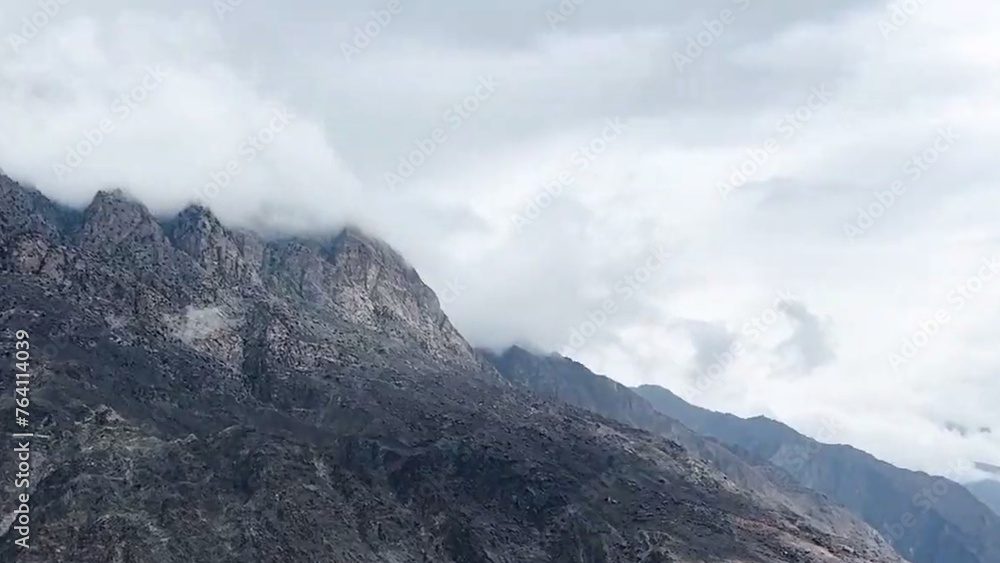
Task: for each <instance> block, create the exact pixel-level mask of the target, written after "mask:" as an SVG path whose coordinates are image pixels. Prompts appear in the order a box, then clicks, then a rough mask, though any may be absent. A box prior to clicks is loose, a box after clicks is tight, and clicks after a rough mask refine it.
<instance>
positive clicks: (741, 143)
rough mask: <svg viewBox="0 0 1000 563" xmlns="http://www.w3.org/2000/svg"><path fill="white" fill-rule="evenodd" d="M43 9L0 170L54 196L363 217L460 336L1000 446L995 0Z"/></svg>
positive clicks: (321, 218) (903, 461)
mask: <svg viewBox="0 0 1000 563" xmlns="http://www.w3.org/2000/svg"><path fill="white" fill-rule="evenodd" d="M49 1H50V2H51V5H50V6H49V11H50V12H51V14H52V15H51V16H50V15H47V14H44V11H43V10H44V7H43V6H44V5H45V4H46V2H45V1H42V2H37V1H36V0H0V33H2V37H3V41H2V44H0V167H3V169H4V170H6V171H7V172H8V173H9V174H11V175H12V176H14V177H15V178H17V179H19V180H23V181H26V182H28V183H32V184H35V185H37V186H38V187H39V188H40V189H41V190H42V191H43V192H45V193H46V194H48V195H50V196H52V197H55V198H57V199H59V200H60V201H63V202H65V203H69V204H72V205H79V206H82V205H85V204H86V203H87V202H88V201H89V199H90V198H91V197H92V196H93V194H94V192H95V191H96V190H97V189H100V188H105V187H124V188H126V189H128V190H129V191H131V192H132V193H134V194H136V195H137V196H138V197H140V198H141V199H142V200H143V201H144V202H146V203H147V204H148V205H149V206H150V207H151V208H152V209H153V210H154V211H156V212H157V213H162V214H167V213H171V212H173V211H176V210H178V209H179V208H181V207H182V206H183V205H185V204H186V203H188V202H190V201H192V200H202V201H205V202H207V203H208V204H209V205H210V206H211V207H212V208H213V209H214V210H215V211H216V213H217V214H218V215H220V216H221V217H222V218H223V219H224V220H226V221H228V222H230V223H231V224H243V225H252V226H263V227H280V228H283V229H307V230H308V229H332V228H336V227H337V226H340V225H342V224H344V223H345V222H350V223H355V224H358V225H360V226H361V227H362V228H364V229H367V230H369V231H371V232H372V233H374V234H376V235H378V236H381V237H383V238H385V239H386V240H387V241H388V242H390V243H391V244H393V245H394V246H395V247H397V248H398V249H399V250H400V251H401V252H402V253H403V254H404V255H405V256H406V257H407V258H408V259H409V260H410V261H411V262H412V263H413V264H414V266H416V267H417V269H418V270H419V271H420V273H421V275H422V276H423V277H424V279H425V280H426V281H427V282H428V283H429V284H430V285H431V286H432V287H433V288H434V289H435V290H437V291H438V293H439V295H441V296H442V300H443V301H444V303H443V305H444V307H445V310H446V311H447V312H448V313H449V315H450V316H451V318H452V319H453V321H454V322H455V324H456V325H457V326H458V327H459V329H460V330H461V331H462V332H463V333H464V334H465V335H466V336H467V337H468V338H469V340H470V341H472V342H473V343H474V344H476V345H481V346H492V347H500V346H505V345H509V344H511V343H522V344H526V345H531V346H533V347H535V348H537V349H541V350H551V351H561V352H563V353H565V354H567V355H569V356H572V357H574V358H576V359H578V360H580V361H582V362H584V363H585V364H587V365H588V366H590V367H591V368H592V369H594V370H595V371H598V372H600V373H605V374H607V375H609V376H611V377H614V378H615V379H618V380H619V381H622V382H624V383H626V384H632V385H634V384H640V383H655V384H660V385H664V386H666V387H668V388H671V389H673V390H675V391H677V392H678V393H679V394H681V395H682V396H684V397H685V398H688V399H690V400H692V401H694V402H695V403H697V404H700V405H703V406H707V407H711V408H715V409H719V410H726V411H730V412H735V413H737V414H740V415H745V416H751V415H757V414H765V415H768V416H772V417H775V418H777V419H780V420H782V421H784V422H787V423H789V424H791V425H793V426H794V427H796V428H798V429H800V430H802V431H804V432H806V433H809V434H812V435H814V436H821V437H824V438H826V439H827V440H828V441H838V442H847V443H851V444H853V445H855V446H858V447H860V448H862V449H865V450H868V451H870V452H872V453H874V454H876V455H877V456H879V457H881V458H884V459H886V460H888V461H890V462H893V463H896V464H899V465H902V466H906V467H910V468H916V469H923V470H928V471H932V472H936V473H946V474H949V476H953V477H958V478H965V477H971V476H972V474H970V473H967V472H964V471H960V472H958V473H955V472H950V470H949V468H950V467H952V466H953V465H954V464H956V463H961V462H968V461H972V460H976V461H983V462H988V463H994V464H1000V410H998V409H997V408H996V404H997V400H998V398H1000V375H998V369H1000V355H998V354H997V353H996V350H997V347H996V342H997V341H998V338H1000V317H998V315H997V313H998V311H1000V307H998V306H1000V275H998V274H997V273H995V272H996V271H1000V263H992V262H991V260H992V259H993V257H994V256H996V257H997V258H1000V244H998V242H1000V221H998V211H1000V190H997V185H996V181H997V176H998V172H997V167H996V162H997V153H998V148H1000V145H998V143H997V141H998V138H1000V95H998V94H1000V83H998V80H1000V72H998V70H1000V39H998V38H997V35H996V29H997V26H998V25H1000V5H998V4H996V3H995V2H988V1H986V0H978V1H977V0H950V1H949V2H943V1H941V0H925V1H922V2H917V1H915V0H914V1H912V2H910V3H909V4H906V3H903V2H900V3H899V5H898V6H899V9H898V11H897V12H896V13H895V14H894V10H893V8H892V5H890V6H889V7H887V6H886V4H885V3H884V2H881V1H868V0H846V1H845V0H836V1H835V0H824V1H818V0H817V1H811V2H802V1H800V0H770V1H768V0H721V1H707V2H706V1H704V0H683V1H679V2H662V1H659V0H657V1H653V0H639V1H635V2H629V3H622V2H600V1H598V0H585V1H580V0H578V2H579V5H576V4H574V3H573V2H572V1H571V0H565V1H564V2H563V6H562V7H561V8H560V4H559V3H558V2H557V1H551V2H539V1H536V0H505V1H503V2H500V1H496V0H480V1H478V2H476V3H471V4H470V3H469V2H459V1H457V0H445V1H431V0H398V1H397V2H388V1H376V2H371V3H361V2H343V1H333V2H329V1H324V2H320V1H319V0H286V1H284V2H280V3H278V2H264V1H263V0H242V2H241V1H240V0H217V1H216V2H214V3H213V2H212V0H128V1H125V0H121V1H111V0H49ZM63 2H65V5H63ZM390 9H391V10H390ZM373 12H374V14H373ZM393 12H395V13H393ZM22 18H27V21H30V20H34V21H35V23H26V21H25V20H23V19H22ZM380 20H381V23H380ZM366 29H367V31H366ZM359 30H360V31H359ZM699 42H700V44H699ZM123 96H124V97H123ZM456 104H457V106H456ZM102 126H103V128H104V131H101V128H102ZM94 130H96V132H95V131H94ZM251 136H252V137H255V138H256V139H255V140H253V141H247V138H248V137H251ZM421 146H422V147H423V152H424V153H430V154H429V155H424V154H414V155H412V156H411V152H412V151H414V150H421V149H420V147H421ZM70 147H75V149H73V150H71V149H70ZM71 153H74V154H71ZM84 153H85V154H84ZM77 156H79V158H77ZM401 159H409V160H410V163H407V164H406V165H402V164H401ZM411 164H415V165H414V166H412V169H411V168H409V166H410V165H411ZM233 165H235V166H233ZM227 167H228V168H230V170H228V171H227ZM741 169H742V172H740V170H741ZM226 175H229V177H230V179H229V181H228V183H226V182H225V178H224V177H225V176H226ZM213 177H214V178H216V179H217V180H220V181H221V183H222V184H225V185H220V186H217V187H216V186H206V185H207V184H209V183H210V182H212V181H213ZM546 186H548V191H546ZM859 209H867V210H870V211H869V212H868V213H869V214H867V215H865V216H864V217H861V214H860V212H859ZM991 263H992V266H991V265H990V264H991ZM960 287H961V288H962V289H961V290H959V288H960ZM588 322H593V325H592V326H591V325H588V324H587V323H588ZM907 341H910V342H914V341H915V343H914V345H913V349H912V350H908V349H906V344H905V343H906V342H907ZM894 354H896V355H894ZM824 421H832V422H824Z"/></svg>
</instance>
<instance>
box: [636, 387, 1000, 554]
mask: <svg viewBox="0 0 1000 563" xmlns="http://www.w3.org/2000/svg"><path fill="white" fill-rule="evenodd" d="M635 391H636V392H637V393H638V394H639V395H641V396H642V397H643V398H645V399H647V400H648V401H649V403H650V404H651V405H652V406H653V407H655V408H656V409H657V410H659V411H660V412H662V413H664V414H666V415H668V416H671V417H674V418H676V419H677V420H679V421H681V422H682V423H684V424H685V425H687V426H688V427H690V428H691V429H692V430H694V431H696V432H698V433H700V434H703V435H705V436H709V437H712V438H715V439H717V440H719V441H720V442H722V443H724V444H727V445H729V446H731V447H732V448H733V449H734V451H737V452H740V453H741V455H742V456H743V457H745V458H746V459H748V460H756V461H755V462H756V463H760V464H770V465H773V466H776V467H778V468H779V469H780V470H781V472H782V473H783V474H785V475H787V476H788V478H789V479H790V480H793V481H794V482H797V483H799V484H801V485H803V486H806V487H809V488H811V489H813V490H816V491H818V492H821V493H823V494H825V495H827V496H829V497H830V498H832V499H834V500H836V501H837V502H839V503H840V504H842V505H844V506H845V507H847V508H848V509H850V510H851V511H852V512H854V513H855V514H857V515H859V516H861V517H862V518H864V520H865V521H866V522H868V523H869V524H870V525H871V526H872V527H873V528H875V529H877V530H879V531H880V532H882V535H883V536H885V537H886V539H888V540H890V541H891V542H892V543H893V546H894V547H895V548H896V551H897V552H898V553H900V554H901V555H903V556H904V557H906V558H907V559H909V560H910V561H913V563H1000V517H998V515H997V514H996V513H994V512H992V511H991V510H990V509H988V508H987V507H986V506H984V505H983V504H982V503H981V502H979V501H978V500H977V499H976V498H975V497H974V496H973V495H972V494H970V493H969V491H968V490H966V488H964V487H962V486H961V485H959V484H957V483H955V482H953V481H949V480H948V479H945V478H942V477H935V476H932V475H928V474H926V473H920V472H914V471H908V470H905V469H900V468H898V467H894V466H892V465H890V464H888V463H885V462H882V461H880V460H878V459H876V458H874V457H873V456H871V455H869V454H867V453H865V452H862V451H860V450H858V449H855V448H852V447H850V446H844V445H828V444H822V443H819V442H817V441H815V440H812V439H810V438H808V437H806V436H803V435H802V434H800V433H798V432H796V431H795V430H793V429H791V428H789V427H788V426H786V425H784V424H781V423H780V422H776V421H774V420H770V419H768V418H764V417H756V418H751V419H743V418H740V417H736V416H733V415H730V414H724V413H717V412H713V411H709V410H706V409H701V408H698V407H696V406H694V405H691V404H688V403H686V402H685V401H683V400H682V399H680V398H679V397H677V396H676V395H674V394H673V393H671V392H670V391H668V390H666V389H663V388H662V387H657V386H643V387H639V388H637V389H636V390H635Z"/></svg>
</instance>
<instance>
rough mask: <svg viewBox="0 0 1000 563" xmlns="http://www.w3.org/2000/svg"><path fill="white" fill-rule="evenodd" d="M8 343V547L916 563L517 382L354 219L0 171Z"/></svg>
mask: <svg viewBox="0 0 1000 563" xmlns="http://www.w3.org/2000/svg"><path fill="white" fill-rule="evenodd" d="M17 331H21V332H17ZM18 334H20V335H21V336H23V335H28V336H27V339H28V341H29V342H30V344H31V385H30V408H29V410H30V425H29V427H28V430H30V431H31V432H32V433H33V435H34V436H33V437H32V438H31V439H30V448H31V470H30V473H31V475H30V485H28V486H27V487H26V488H25V489H15V488H13V484H14V483H15V476H14V473H15V472H17V471H18V466H17V465H15V464H14V463H10V462H9V457H8V456H7V455H6V454H5V456H4V457H3V463H2V464H0V486H2V487H3V491H4V494H3V495H0V561H18V562H23V563H42V562H45V563H54V562H73V563H202V562H205V563H209V562H210V563H237V562H246V561H253V562H256V563H272V562H273V563H278V562H282V563H286V562H306V561H309V562H312V561H336V562H362V563H363V562H372V563H374V562H387V561H388V562H393V563H409V562H413V563H418V562H419V563H424V562H445V563H447V562H454V563H498V562H510V563H514V562H517V563H522V562H560V563H576V562H581V563H582V562H586V563H626V562H627V563H635V562H646V563H667V562H693V561H713V562H723V561H730V562H737V561H738V562H743V563H745V562H758V563H772V562H783V563H793V562H794V563H814V562H815V563H819V562H823V563H834V562H844V563H861V562H867V563H898V562H900V561H901V559H900V558H899V557H898V555H896V554H895V553H893V552H892V550H891V549H889V548H888V546H887V544H886V543H885V542H884V540H882V538H881V537H880V536H878V535H877V534H876V533H875V532H874V531H872V530H871V529H870V528H867V527H864V526H863V525H858V523H856V522H854V521H850V520H849V519H844V520H841V518H846V517H842V516H837V514H839V512H838V511H837V509H836V508H835V507H832V505H829V504H826V505H824V504H822V503H820V502H819V501H816V503H815V504H814V505H812V506H811V507H810V508H809V509H808V510H805V509H800V508H797V507H794V506H789V505H786V504H785V503H784V501H781V502H777V501H775V500H773V499H768V498H767V496H766V495H764V494H761V493H759V492H757V491H755V490H752V489H749V488H746V487H744V486H742V485H741V484H740V483H739V482H737V481H734V480H733V479H731V478H729V477H728V476H727V475H726V474H725V473H723V472H721V471H719V470H718V469H717V468H716V466H715V465H714V464H713V463H711V460H708V461H706V460H704V459H702V458H700V457H699V456H697V455H694V454H693V453H692V450H691V449H690V448H687V447H685V446H682V445H681V444H679V443H678V442H676V441H674V440H672V439H670V438H668V437H665V433H663V432H648V431H645V430H641V429H638V428H635V427H633V426H631V425H630V424H626V423H623V422H620V421H616V420H613V419H611V418H606V417H602V416H599V415H598V414H595V413H592V412H590V411H589V410H587V409H584V408H579V407H576V406H573V405H570V404H567V403H565V402H559V401H552V400H549V399H547V398H545V397H542V396H540V395H539V394H536V393H532V392H531V391H529V390H527V389H524V388H523V387H522V386H520V385H514V384H512V383H511V382H510V381H509V380H508V379H505V378H504V377H502V376H501V374H500V373H499V372H498V371H497V369H496V368H495V367H494V366H493V364H492V363H490V362H489V361H487V359H486V358H484V357H483V356H482V355H481V354H480V353H478V352H477V351H476V350H474V349H473V348H472V347H471V346H470V345H469V344H468V343H467V342H466V341H465V339H464V338H463V337H462V336H461V334H459V333H458V331H456V330H455V328H454V327H453V326H452V324H451V323H450V322H449V320H448V318H447V317H446V316H445V314H444V313H443V312H442V310H441V308H440V306H439V303H438V300H437V297H436V296H435V295H434V293H433V292H432V291H431V290H430V289H429V288H428V287H427V286H426V285H424V284H423V283H422V281H421V280H420V276H419V275H418V274H417V272H416V271H415V270H414V269H413V268H412V267H410V265H409V264H407V263H406V261H405V260H404V259H403V258H402V257H400V256H399V255H398V254H397V253H396V252H395V251H393V250H392V249H391V248H389V247H388V246H387V245H385V244H383V243H382V242H380V241H378V240H375V239H373V238H371V237H368V236H366V235H365V234H363V233H361V232H359V231H357V230H355V229H346V230H343V231H341V232H337V233H331V235H330V236H323V237H311V238H302V237H292V236H289V237H272V238H265V237H262V236H260V235H257V234H255V233H252V232H246V231H241V230H238V229H232V228H228V227H226V226H224V225H222V224H221V223H220V222H219V221H218V220H217V219H216V218H215V217H214V216H213V215H212V214H211V213H210V212H209V211H208V210H207V209H205V208H203V207H197V206H192V207H189V208H187V209H185V210H183V211H182V212H180V213H179V214H177V215H176V216H172V217H155V216H153V215H152V214H151V213H150V212H149V211H148V210H147V209H146V208H145V207H143V206H142V205H141V204H140V203H138V202H135V201H133V200H131V199H129V198H128V197H127V196H126V195H125V194H122V193H120V192H102V193H99V194H98V195H97V196H96V197H95V198H94V200H93V202H91V204H90V205H89V206H88V207H87V208H86V209H83V210H77V209H68V208H65V207H63V206H60V205H58V204H56V203H54V202H52V201H50V200H49V199H47V198H46V197H44V196H43V195H42V194H40V193H39V192H37V191H36V190H34V189H32V188H29V187H25V186H22V185H20V184H18V183H16V182H15V181H13V180H11V179H10V178H7V177H4V176H2V175H0V362H2V363H3V365H5V366H9V365H12V364H13V362H14V352H13V351H14V350H15V340H16V339H17V338H18V336H16V335H18ZM13 387H14V382H13V378H12V377H6V376H5V377H3V378H0V414H2V417H0V430H2V431H3V432H4V434H6V435H8V436H9V435H10V434H12V433H15V432H24V431H25V429H22V428H19V427H16V426H15V425H14V418H15V417H14V411H15V408H16V407H18V404H17V403H16V402H15V394H14V390H13ZM662 424H676V423H675V422H672V421H663V422H662ZM677 427H678V428H679V425H677ZM686 439H688V440H692V441H693V440H696V438H695V437H688V438H686ZM5 451H9V450H5ZM706 451H710V452H711V455H717V456H719V457H725V459H727V460H730V459H731V455H730V454H727V453H726V451H728V450H725V449H724V448H721V447H720V449H718V450H716V449H715V447H714V446H713V447H712V448H708V449H707V450H706ZM734 463H735V462H734ZM19 494H28V495H30V520H31V525H30V536H29V537H28V538H27V542H28V543H30V548H28V549H23V548H22V547H20V546H19V545H18V544H16V543H15V541H16V540H18V539H23V538H22V535H21V533H20V532H19V531H18V530H17V529H15V528H17V526H16V525H15V517H16V514H15V511H18V510H20V506H19V503H20V500H19V499H20V497H19V496H18V495H19ZM831 515H832V516H831Z"/></svg>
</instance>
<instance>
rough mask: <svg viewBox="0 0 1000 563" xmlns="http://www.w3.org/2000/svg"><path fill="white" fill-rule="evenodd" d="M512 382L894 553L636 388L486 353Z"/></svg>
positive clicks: (848, 516)
mask: <svg viewBox="0 0 1000 563" xmlns="http://www.w3.org/2000/svg"><path fill="white" fill-rule="evenodd" d="M481 354H482V355H483V356H484V358H486V359H487V361H489V362H490V363H492V364H493V365H494V366H495V367H496V368H497V370H498V371H499V372H500V374H501V375H502V376H503V377H504V378H506V379H508V380H510V381H511V382H512V383H514V384H516V385H519V386H522V387H524V388H526V389H529V390H531V391H532V392H533V393H536V394H538V395H540V396H543V397H549V398H552V399H558V400H561V401H565V402H567V403H569V404H572V405H575V406H578V407H581V408H584V409H587V410H590V411H592V412H595V413H598V414H600V415H602V416H606V417H608V418H611V419H614V420H618V421H620V422H624V423H627V424H629V425H631V426H635V427H637V428H642V429H645V430H648V431H650V432H653V433H656V434H658V435H661V436H664V437H666V438H669V439H671V440H674V441H676V442H678V443H680V444H682V445H683V446H684V447H685V449H687V450H688V451H689V452H690V453H691V454H692V455H694V456H696V457H698V458H700V459H704V460H707V461H708V462H709V463H710V464H711V465H712V466H713V467H714V468H716V469H717V470H719V471H721V472H722V473H723V474H725V475H726V476H727V477H728V478H729V479H731V480H732V481H733V482H734V483H736V484H737V485H739V486H740V487H742V488H745V489H747V490H750V491H752V492H753V493H754V495H755V496H756V497H757V499H758V502H759V503H761V504H763V505H766V506H770V507H774V508H776V509H780V510H787V511H790V512H792V513H794V514H796V515H797V516H798V517H800V518H802V519H805V520H808V521H810V522H812V523H814V525H816V526H817V527H818V528H820V529H822V530H824V531H825V532H827V533H833V534H837V535H842V536H847V537H852V538H855V539H856V541H859V542H862V543H863V544H864V545H865V549H866V550H867V551H868V552H871V553H885V552H889V551H891V548H890V547H889V546H888V543H887V542H886V541H885V539H884V538H882V537H881V536H880V535H879V534H878V533H877V532H875V531H874V530H872V529H871V528H870V527H869V526H868V525H867V524H865V523H864V522H863V521H861V520H860V519H859V518H857V517H856V516H855V515H853V514H852V513H850V512H848V511H847V510H845V509H843V508H842V507H840V506H838V505H836V504H834V503H831V502H830V501H828V500H827V499H826V498H825V497H823V496H822V495H819V494H817V493H815V492H814V491H811V490H809V489H806V488H804V487H801V486H797V485H796V484H795V483H791V482H789V481H788V480H787V479H780V478H776V477H781V475H780V474H779V473H777V472H775V471H772V469H773V468H772V467H770V466H767V465H757V464H753V463H750V462H748V461H747V460H745V459H743V458H742V457H740V456H739V455H737V454H736V453H734V452H733V451H731V450H730V449H729V448H728V447H726V446H725V445H723V444H721V443H719V442H717V441H715V440H712V439H706V438H705V437H703V436H700V435H698V434H696V433H695V432H693V431H691V430H690V429H689V428H687V427H686V426H684V425H683V424H681V423H679V422H678V421H677V420H675V419H673V418H670V417H668V416H666V415H664V414H662V413H660V412H659V411H657V410H656V409H654V408H653V406H652V405H650V404H649V402H648V401H646V400H645V399H644V398H642V397H640V396H639V395H638V394H636V393H635V392H634V391H633V390H632V389H629V388H628V387H625V386H624V385H622V384H620V383H618V382H616V381H613V380H611V379H609V378H607V377H604V376H601V375H597V374H595V373H593V372H592V371H590V370H589V369H588V368H587V367H586V366H584V365H582V364H580V363H578V362H575V361H573V360H570V359H568V358H565V357H562V356H559V355H556V354H552V355H539V354H534V353H532V352H529V351H527V350H524V349H522V348H519V347H516V346H515V347H512V348H509V349H507V350H505V351H504V352H503V353H502V354H495V353H492V352H489V351H481Z"/></svg>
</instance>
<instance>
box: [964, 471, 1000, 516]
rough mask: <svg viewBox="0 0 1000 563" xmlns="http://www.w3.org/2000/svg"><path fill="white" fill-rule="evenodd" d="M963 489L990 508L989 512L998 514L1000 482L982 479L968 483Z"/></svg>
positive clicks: (999, 507)
mask: <svg viewBox="0 0 1000 563" xmlns="http://www.w3.org/2000/svg"><path fill="white" fill-rule="evenodd" d="M965 488H967V489H969V492H970V493H972V494H973V495H975V496H976V498H978V499H979V500H980V501H981V502H982V503H983V504H985V505H986V506H988V507H990V510H992V511H993V512H995V513H996V514H1000V481H995V480H993V479H984V480H982V481H976V482H974V483H968V484H967V485H965Z"/></svg>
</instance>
